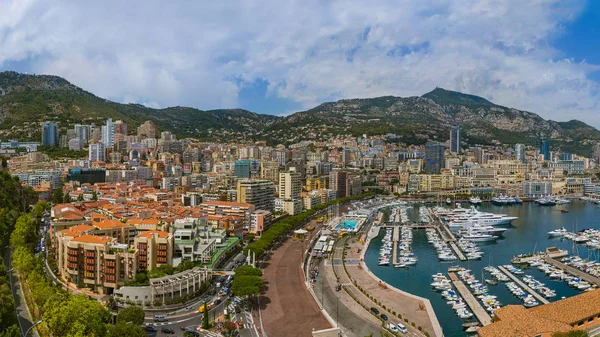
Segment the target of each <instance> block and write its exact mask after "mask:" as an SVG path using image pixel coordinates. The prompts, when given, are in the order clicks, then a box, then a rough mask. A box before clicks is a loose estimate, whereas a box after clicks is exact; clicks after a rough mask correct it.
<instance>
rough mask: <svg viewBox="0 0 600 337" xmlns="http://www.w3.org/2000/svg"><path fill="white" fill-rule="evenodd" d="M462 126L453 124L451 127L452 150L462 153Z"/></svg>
mask: <svg viewBox="0 0 600 337" xmlns="http://www.w3.org/2000/svg"><path fill="white" fill-rule="evenodd" d="M460 131H461V130H460V126H458V125H453V126H452V129H450V152H452V153H460Z"/></svg>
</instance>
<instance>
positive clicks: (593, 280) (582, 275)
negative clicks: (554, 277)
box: [544, 256, 600, 286]
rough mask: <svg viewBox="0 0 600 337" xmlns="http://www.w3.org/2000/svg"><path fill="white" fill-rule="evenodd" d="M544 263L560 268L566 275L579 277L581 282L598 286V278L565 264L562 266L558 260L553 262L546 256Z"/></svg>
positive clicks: (599, 279) (599, 284)
mask: <svg viewBox="0 0 600 337" xmlns="http://www.w3.org/2000/svg"><path fill="white" fill-rule="evenodd" d="M544 261H546V263H549V264H551V265H553V266H555V267H557V268H560V269H562V270H564V271H566V272H567V273H569V274H571V275H573V276H576V277H579V278H580V279H582V280H584V281H586V282H589V283H592V284H595V285H597V286H600V278H597V277H595V276H592V275H590V274H588V273H586V272H583V271H581V270H579V269H577V268H573V267H571V266H567V265H566V264H564V263H562V262H560V261H558V260H555V259H553V258H551V257H548V256H546V258H544Z"/></svg>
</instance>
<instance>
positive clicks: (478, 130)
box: [265, 88, 600, 154]
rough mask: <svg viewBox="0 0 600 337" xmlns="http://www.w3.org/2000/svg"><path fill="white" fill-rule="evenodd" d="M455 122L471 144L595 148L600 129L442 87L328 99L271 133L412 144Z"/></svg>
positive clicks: (446, 131)
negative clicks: (413, 93)
mask: <svg viewBox="0 0 600 337" xmlns="http://www.w3.org/2000/svg"><path fill="white" fill-rule="evenodd" d="M452 125H459V126H461V127H462V129H463V133H462V134H463V140H464V141H466V142H467V143H469V144H482V145H488V144H497V143H506V144H515V143H526V144H531V145H534V144H535V143H536V141H537V140H539V139H540V138H546V139H548V140H549V141H550V144H551V147H552V149H561V150H562V151H572V152H574V153H579V154H589V153H590V152H591V145H592V144H595V143H596V142H598V141H599V140H600V131H598V130H597V129H595V128H593V127H591V126H589V125H587V124H585V123H583V122H581V121H577V120H572V121H568V122H555V121H551V120H545V119H543V118H542V117H540V116H538V115H536V114H534V113H531V112H527V111H522V110H517V109H512V108H507V107H503V106H499V105H496V104H494V103H492V102H490V101H488V100H486V99H484V98H481V97H478V96H473V95H467V94H463V93H459V92H455V91H449V90H445V89H442V88H436V89H434V90H433V91H431V92H429V93H427V94H425V95H423V96H421V97H405V98H403V97H394V96H384V97H377V98H368V99H345V100H340V101H337V102H329V103H323V104H321V105H319V106H317V107H315V108H313V109H310V110H307V111H303V112H298V113H295V114H293V115H290V116H288V117H286V118H284V119H281V120H278V121H276V122H274V123H273V124H272V125H271V126H270V127H268V128H267V130H266V131H265V136H267V137H269V138H272V139H283V140H286V141H288V142H294V141H298V140H300V139H302V138H304V139H314V140H317V139H322V137H323V136H326V135H329V134H331V135H335V134H353V135H355V136H360V135H362V134H368V135H374V134H386V133H393V134H396V135H398V140H400V141H402V142H405V143H407V144H423V143H426V142H428V141H446V140H448V138H449V135H450V128H451V126H452Z"/></svg>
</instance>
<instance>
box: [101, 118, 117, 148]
mask: <svg viewBox="0 0 600 337" xmlns="http://www.w3.org/2000/svg"><path fill="white" fill-rule="evenodd" d="M102 143H103V144H104V146H105V147H106V148H109V147H113V146H114V145H115V123H113V121H112V119H110V118H109V119H108V120H107V121H106V125H103V126H102Z"/></svg>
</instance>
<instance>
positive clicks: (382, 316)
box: [379, 314, 388, 321]
mask: <svg viewBox="0 0 600 337" xmlns="http://www.w3.org/2000/svg"><path fill="white" fill-rule="evenodd" d="M379 317H381V319H382V320H384V321H387V320H388V317H387V315H386V314H381V316H379Z"/></svg>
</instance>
